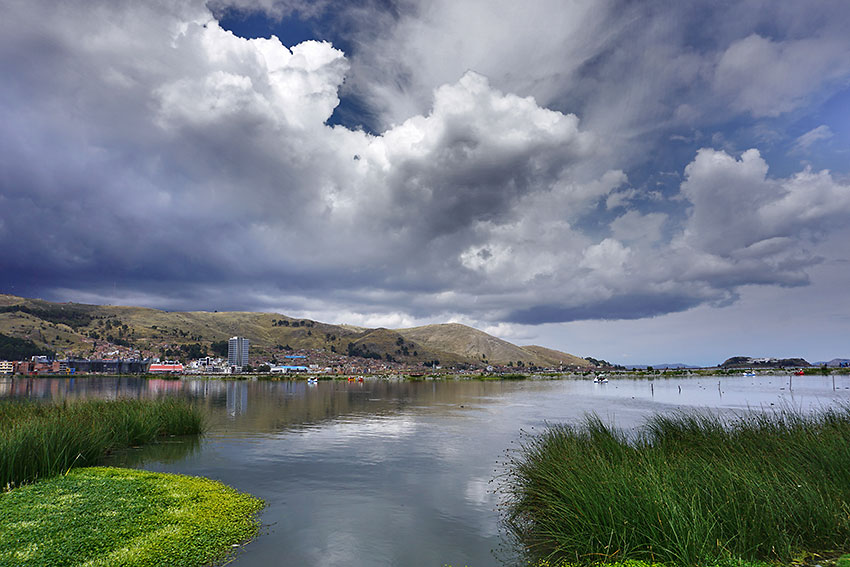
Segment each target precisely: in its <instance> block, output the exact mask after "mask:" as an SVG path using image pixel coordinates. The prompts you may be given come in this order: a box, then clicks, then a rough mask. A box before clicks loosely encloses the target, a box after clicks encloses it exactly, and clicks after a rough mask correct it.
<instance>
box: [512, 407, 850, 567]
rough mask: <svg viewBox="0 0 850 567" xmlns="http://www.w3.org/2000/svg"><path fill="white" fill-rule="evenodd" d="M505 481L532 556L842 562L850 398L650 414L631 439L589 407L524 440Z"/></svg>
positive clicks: (848, 497)
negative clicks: (816, 405) (727, 411)
mask: <svg viewBox="0 0 850 567" xmlns="http://www.w3.org/2000/svg"><path fill="white" fill-rule="evenodd" d="M503 481H504V485H503V491H504V503H505V518H504V519H505V525H506V526H507V529H508V532H509V533H510V534H511V535H512V536H513V537H514V538H515V540H516V542H517V543H518V545H520V547H521V548H523V549H525V550H526V551H527V553H528V554H529V555H530V559H531V564H533V565H551V566H559V565H593V564H599V563H617V562H623V561H630V560H631V561H643V562H647V563H650V564H659V563H660V564H666V565H676V566H685V565H718V566H719V565H759V564H774V565H775V564H784V565H789V564H792V563H793V562H798V563H797V564H805V562H806V561H808V560H809V559H811V558H819V560H818V561H816V562H817V563H821V564H823V565H827V564H833V565H834V564H836V563H830V562H826V561H825V560H830V558H831V560H835V559H836V558H839V556H841V555H842V553H846V552H847V551H848V550H850V513H848V511H850V407H848V406H843V407H839V408H838V409H828V410H823V411H821V412H819V413H817V414H814V415H802V414H800V413H797V412H794V411H792V410H780V411H776V412H771V413H747V414H742V415H738V416H736V417H734V418H722V417H720V416H718V415H716V414H712V413H709V412H703V413H695V412H688V413H678V414H672V415H656V416H654V417H652V418H650V419H649V420H648V421H647V423H646V424H645V426H644V428H643V429H641V430H640V431H638V433H637V434H635V435H627V434H626V433H624V432H622V431H619V430H617V429H614V428H613V427H609V426H607V425H605V424H604V423H603V422H602V421H601V420H600V419H599V418H598V417H596V416H588V417H587V418H586V419H585V421H584V423H583V424H581V425H579V426H569V425H553V426H550V427H549V428H548V429H547V430H546V431H545V432H544V433H542V434H538V435H535V436H531V437H528V438H526V439H525V440H524V442H523V444H522V445H521V448H520V449H519V450H518V452H516V453H513V454H511V458H510V460H509V463H508V472H507V475H506V477H505V478H504V479H503ZM807 558H808V559H807ZM848 563H850V561H848V557H847V556H844V557H842V558H840V559H838V563H837V564H838V565H847V564H848Z"/></svg>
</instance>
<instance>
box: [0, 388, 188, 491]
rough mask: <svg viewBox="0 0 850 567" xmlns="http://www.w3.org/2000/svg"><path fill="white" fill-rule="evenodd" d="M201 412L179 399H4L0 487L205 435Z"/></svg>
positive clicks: (0, 427)
mask: <svg viewBox="0 0 850 567" xmlns="http://www.w3.org/2000/svg"><path fill="white" fill-rule="evenodd" d="M203 427H204V416H203V414H202V413H201V410H199V409H198V408H195V407H193V406H191V405H190V404H188V403H186V402H183V401H180V400H174V399H169V400H117V401H105V400H87V401H79V402H70V403H65V402H63V403H57V404H43V403H37V402H28V401H24V402H22V401H3V402H0V488H6V489H8V488H12V487H15V486H19V485H20V484H22V483H26V482H32V481H35V480H38V479H42V478H47V477H51V476H54V475H57V474H61V473H64V472H66V471H67V470H68V469H70V468H72V467H81V466H91V465H96V464H98V463H99V462H100V461H101V460H102V458H103V457H104V456H105V455H106V454H107V453H109V452H110V451H113V450H115V449H119V448H124V447H131V446H136V445H141V444H144V443H150V442H153V441H156V440H157V439H159V438H161V437H164V436H168V435H194V434H198V433H201V432H202V430H203Z"/></svg>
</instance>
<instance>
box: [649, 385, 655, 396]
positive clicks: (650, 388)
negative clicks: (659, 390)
mask: <svg viewBox="0 0 850 567" xmlns="http://www.w3.org/2000/svg"><path fill="white" fill-rule="evenodd" d="M649 391H650V392H652V397H653V398H654V397H655V384H653V383H652V382H650V383H649Z"/></svg>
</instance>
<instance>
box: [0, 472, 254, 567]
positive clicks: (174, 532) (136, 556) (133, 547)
mask: <svg viewBox="0 0 850 567" xmlns="http://www.w3.org/2000/svg"><path fill="white" fill-rule="evenodd" d="M262 507H263V502H262V501H261V500H259V499H257V498H254V497H252V496H249V495H246V494H242V493H239V492H237V491H235V490H233V489H232V488H229V487H227V486H225V485H223V484H221V483H219V482H216V481H212V480H209V479H204V478H196V477H188V476H182V475H173V474H162V473H152V472H148V471H139V470H130V469H114V468H100V467H98V468H82V469H75V470H73V471H70V472H69V473H68V474H63V475H59V476H56V477H54V478H50V479H47V480H42V481H39V482H37V483H34V484H30V485H26V486H22V487H20V488H16V489H14V490H12V491H9V492H5V493H0V565H15V566H17V567H29V566H44V565H86V566H90V567H113V566H126V567H129V566H134V567H159V566H162V567H165V566H168V567H172V566H187V567H188V566H193V567H196V566H199V565H208V564H210V563H212V562H214V561H217V560H220V559H222V558H224V557H226V556H227V555H228V553H229V552H231V551H232V550H233V549H234V547H233V546H237V547H238V544H240V543H243V542H246V541H247V540H249V539H250V538H252V537H253V536H254V535H255V534H256V533H257V528H258V522H257V519H256V514H257V512H259V511H260V510H261V509H262Z"/></svg>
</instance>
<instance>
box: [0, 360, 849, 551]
mask: <svg viewBox="0 0 850 567" xmlns="http://www.w3.org/2000/svg"><path fill="white" fill-rule="evenodd" d="M792 380H793V382H792ZM167 396H176V397H181V398H185V399H188V400H191V401H192V402H193V403H195V404H198V405H200V406H202V407H204V408H206V409H207V411H208V414H209V430H208V432H207V434H206V435H205V436H204V437H203V438H202V439H201V440H200V441H194V442H185V441H180V440H174V441H173V442H167V443H163V444H159V445H156V446H152V447H149V448H144V449H141V450H139V449H136V450H132V451H130V452H128V453H125V454H121V455H117V456H115V457H114V458H113V460H112V462H111V463H110V464H115V465H122V466H134V467H141V468H145V469H149V470H153V471H161V472H175V473H183V474H190V475H199V476H205V477H209V478H213V479H216V480H220V481H222V482H224V483H226V484H229V485H231V486H234V487H236V488H237V489H239V490H242V491H246V492H250V493H252V494H254V495H256V496H259V497H260V498H263V499H264V500H265V501H266V502H267V504H268V507H267V508H266V509H265V510H264V511H263V513H262V516H261V521H262V524H263V527H262V529H261V535H260V536H259V537H258V538H257V539H256V540H255V541H253V542H252V543H250V544H249V545H247V546H246V547H245V548H244V549H242V550H241V551H240V552H239V555H238V556H237V557H236V560H235V561H234V562H233V563H232V565H234V566H243V567H244V566H269V565H303V566H329V567H330V566H345V567H358V566H367V565H368V566H375V565H387V566H432V567H443V566H446V565H450V566H453V567H463V566H469V567H483V566H489V565H501V564H506V565H511V564H513V563H514V560H513V555H512V553H511V550H510V548H509V546H506V545H505V544H504V542H503V539H502V535H501V530H500V523H499V512H498V509H497V508H498V504H499V496H498V494H497V493H496V492H494V490H495V489H496V487H497V485H498V479H499V478H500V476H501V475H502V473H503V472H504V469H503V463H504V462H505V459H506V451H509V450H510V449H511V448H515V447H517V446H518V443H520V442H521V435H522V434H521V431H525V432H527V433H534V432H535V431H539V430H540V428H542V427H545V424H546V423H547V422H548V423H556V422H569V423H577V422H579V421H580V420H581V419H582V418H583V416H584V415H586V414H587V413H589V412H594V413H596V414H597V415H599V416H600V417H601V418H602V419H603V420H604V421H606V422H608V423H613V424H615V425H617V426H619V427H622V428H627V429H633V428H635V427H637V426H638V425H640V424H641V423H642V422H643V420H644V419H645V418H646V417H647V416H649V415H651V414H653V413H658V412H671V411H676V410H677V409H681V408H713V409H717V410H720V411H724V412H725V411H732V412H741V411H746V410H748V409H770V408H782V407H785V408H788V407H790V408H795V409H799V410H802V411H812V410H815V409H817V408H823V407H827V406H830V405H835V404H842V403H850V377H848V376H836V377H834V382H833V377H822V376H794V377H793V378H792V377H790V376H787V375H776V376H757V377H755V378H753V377H743V376H738V377H701V378H667V379H657V380H653V381H647V380H632V379H614V380H611V382H609V383H607V384H594V383H593V382H591V381H590V380H573V379H564V380H524V381H501V382H499V381H495V382H482V381H445V382H443V381H423V382H400V381H383V380H368V379H367V380H366V381H365V382H347V381H328V382H320V383H318V384H308V383H306V382H305V381H280V382H268V381H222V380H204V379H192V378H183V379H181V380H158V379H151V380H146V379H141V378H133V377H120V378H67V379H60V378H15V379H12V378H0V397H26V398H32V399H42V400H63V399H69V400H70V399H77V398H90V397H96V398H107V399H109V398H161V397H167Z"/></svg>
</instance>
